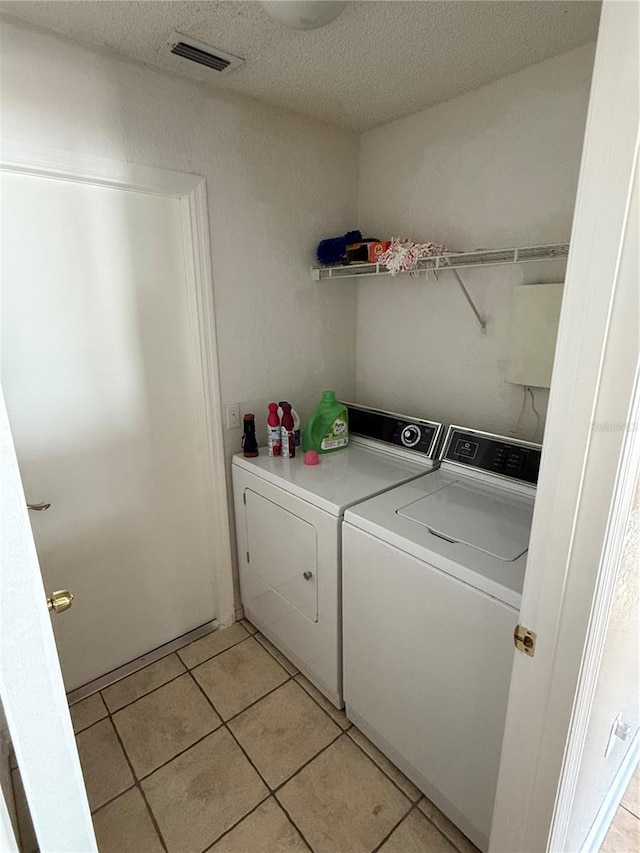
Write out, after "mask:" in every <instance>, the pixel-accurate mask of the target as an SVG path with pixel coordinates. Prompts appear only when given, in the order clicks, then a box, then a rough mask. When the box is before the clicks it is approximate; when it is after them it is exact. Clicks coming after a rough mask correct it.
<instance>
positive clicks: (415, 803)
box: [345, 726, 424, 814]
mask: <svg viewBox="0 0 640 853" xmlns="http://www.w3.org/2000/svg"><path fill="white" fill-rule="evenodd" d="M352 728H354V727H353V726H352ZM355 728H358V727H357V726H355ZM350 731H351V729H348V730H347V731H346V732H345V734H346V735H347V737H348V738H349V740H350V741H351V743H352V744H353V745H354V746H357V747H358V749H359V750H360V752H361V753H362V754H363V755H365V756H366V757H367V758H368V759H369V761H371V762H372V764H374V765H375V766H376V767H377V768H378V770H379V771H380V772H381V773H382V774H383V775H384V776H385V777H386V778H387V779H388V780H389V781H390V782H391V784H392V785H395V787H396V788H397V789H398V790H399V791H400V793H401V794H402V795H403V797H406V798H407V800H408V801H409V802H410V803H411V805H412V806H417V805H418V803H419V802H420V800H421V799H422V797H423V796H424V795H423V793H422V791H420V788H418V786H417V785H414V788H416V789H417V790H418V791H420V797H419V798H418V799H417V800H416V801H415V802H414V801H413V800H412V799H411V797H410V796H409V795H408V794H407V792H406V791H403V790H402V788H401V787H400V785H398V783H397V782H396V780H395V779H392V778H391V776H389V774H388V773H387V771H386V770H385V769H384V768H382V767H380V765H379V764H378V762H377V761H376V760H375V758H372V757H371V756H370V755H368V754H367V752H366V750H364V749H363V748H362V747H361V746H360V744H359V743H358V742H357V741H355V740H354V739H353V738H352V737H351V735H350V734H349V732H350ZM358 731H360V729H358ZM360 734H362V735H364V737H367V736H366V735H365V734H364V732H360ZM367 740H368V738H367ZM370 743H371V745H372V746H374V747H375V746H376V745H375V743H373V741H370ZM376 749H377V747H376ZM380 752H381V754H382V755H384V752H382V750H380ZM385 758H386V756H385ZM387 760H388V761H391V759H390V758H389V759H387ZM391 763H392V764H393V761H391ZM393 766H394V767H395V768H396V770H397V771H398V773H402V770H400V768H399V767H396V765H395V764H393ZM402 775H403V776H404V773H402ZM404 778H405V779H406V780H407V782H409V784H411V785H413V782H412V781H411V779H409V777H408V776H405V777H404ZM407 814H408V812H407Z"/></svg>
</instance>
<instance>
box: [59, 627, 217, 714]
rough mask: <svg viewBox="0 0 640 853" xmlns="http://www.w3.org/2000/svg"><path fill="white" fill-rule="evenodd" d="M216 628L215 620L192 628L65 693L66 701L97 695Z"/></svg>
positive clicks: (73, 701)
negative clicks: (99, 691)
mask: <svg viewBox="0 0 640 853" xmlns="http://www.w3.org/2000/svg"><path fill="white" fill-rule="evenodd" d="M217 628H218V620H217V619H214V620H213V621H212V622H206V623H205V624H204V625H200V627H199V628H194V629H193V631H189V632H188V633H186V634H183V635H182V636H181V637H177V638H176V639H175V640H171V642H169V643H165V644H164V646H159V647H158V648H157V649H153V651H150V652H147V653H146V654H145V655H141V656H140V657H139V658H136V659H135V660H132V661H129V663H125V664H124V665H123V666H119V667H118V668H117V669H113V670H111V672H107V673H106V675H101V676H100V678H95V679H94V680H93V681H90V682H89V683H88V684H83V685H82V687H78V688H76V690H72V691H71V692H70V693H67V700H68V702H69V704H70V705H73V704H74V703H75V702H79V701H80V700H81V699H86V698H87V696H91V695H92V694H93V693H97V692H98V690H104V688H105V687H108V686H109V685H110V684H114V683H115V682H116V681H121V680H122V679H123V678H126V677H127V676H128V675H132V674H133V673H134V672H138V670H139V669H144V667H145V666H149V664H150V663H155V662H156V661H157V660H160V658H164V657H166V656H167V655H170V654H171V653H172V652H175V651H177V650H178V649H182V648H184V646H188V645H189V643H193V642H194V641H195V640H199V639H200V638H201V637H205V636H206V635H207V634H210V633H211V632H212V631H215V630H216V629H217Z"/></svg>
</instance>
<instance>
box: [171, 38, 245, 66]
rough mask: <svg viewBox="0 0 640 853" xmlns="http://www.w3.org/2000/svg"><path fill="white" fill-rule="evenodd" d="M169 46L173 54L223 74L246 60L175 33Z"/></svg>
mask: <svg viewBox="0 0 640 853" xmlns="http://www.w3.org/2000/svg"><path fill="white" fill-rule="evenodd" d="M168 45H169V49H170V50H171V53H174V54H175V55H176V56H181V57H182V58H183V59H188V60H190V61H191V62H197V63H198V64H199V65H206V66H207V68H213V70H214V71H218V72H219V73H221V74H228V73H229V71H233V69H234V68H238V67H239V66H240V65H243V64H244V59H241V58H240V57H239V56H234V55H233V54H232V53H225V51H224V50H218V48H217V47H211V45H210V44H205V43H204V42H202V41H198V40H197V39H194V38H191V36H183V35H182V33H174V34H173V35H172V36H171V38H170V39H169V41H168Z"/></svg>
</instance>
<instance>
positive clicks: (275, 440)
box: [267, 403, 282, 456]
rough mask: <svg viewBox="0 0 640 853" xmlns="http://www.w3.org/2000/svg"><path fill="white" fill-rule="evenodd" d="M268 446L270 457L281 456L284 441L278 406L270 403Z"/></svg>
mask: <svg viewBox="0 0 640 853" xmlns="http://www.w3.org/2000/svg"><path fill="white" fill-rule="evenodd" d="M267 446H268V448H269V456H280V453H281V450H282V439H281V436H280V418H279V417H278V404H277V403H269V416H268V418H267Z"/></svg>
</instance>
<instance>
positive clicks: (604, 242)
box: [490, 0, 640, 853]
mask: <svg viewBox="0 0 640 853" xmlns="http://www.w3.org/2000/svg"><path fill="white" fill-rule="evenodd" d="M638 8H639V7H638V4H637V3H626V2H616V0H604V3H603V7H602V13H601V20H600V30H599V35H598V45H597V50H596V59H595V65H594V72H593V82H592V89H591V96H590V101H589V112H588V116H587V124H586V133H585V142H584V148H583V155H582V164H581V171H580V180H579V185H578V194H577V200H576V210H575V217H574V223H573V230H572V235H571V249H570V253H569V259H568V265H567V274H566V284H565V294H564V301H563V307H562V315H561V319H560V329H559V333H558V343H557V349H556V359H555V364H554V377H553V383H552V387H551V395H550V401H549V413H548V418H547V425H546V431H545V442H544V450H543V458H542V465H541V471H540V479H539V483H538V495H537V501H536V509H535V513H534V519H533V526H532V535H531V542H530V550H529V561H528V566H527V575H526V579H525V587H524V591H523V599H522V610H521V615H520V619H521V622H522V624H523V625H524V626H526V627H527V628H529V629H531V630H533V631H535V632H536V633H537V635H538V638H537V646H536V651H535V656H534V657H527V656H525V655H522V654H516V655H515V659H514V668H513V677H512V683H511V692H510V698H509V707H508V712H507V722H506V729H505V738H504V742H503V752H502V760H501V765H500V775H499V780H498V790H497V797H496V808H495V812H494V821H493V827H492V833H491V845H490V850H491V853H499V852H500V853H513V851H516V850H517V851H520V853H530V851H531V853H542V851H547V850H554V851H561V850H564V849H565V844H566V838H567V830H568V823H569V818H570V815H571V810H572V806H573V799H574V794H575V789H576V783H577V779H578V773H579V770H580V764H581V760H582V754H583V750H584V744H585V738H586V733H587V726H588V723H589V717H590V713H591V705H592V700H593V695H594V690H595V686H596V682H597V678H598V674H599V668H600V661H601V657H602V651H603V647H604V642H605V638H606V629H607V624H608V618H609V613H610V607H611V599H612V594H613V590H614V587H615V581H616V577H617V569H618V563H619V555H620V549H621V546H622V540H623V537H624V532H625V526H626V520H627V518H628V514H629V511H630V508H631V503H632V500H633V487H632V484H633V482H634V479H635V476H636V475H637V471H638V467H639V460H640V434H638V432H637V431H634V429H633V428H631V429H630V428H629V422H630V421H631V420H632V419H633V418H634V417H637V412H638V405H639V404H638V367H639V365H638V341H637V336H638V316H637V303H636V308H635V310H634V301H633V299H632V298H631V297H630V296H629V294H630V293H631V292H632V291H631V287H632V286H633V282H634V281H636V282H637V271H634V270H633V269H631V270H630V269H629V268H628V265H629V260H630V257H629V253H628V245H627V264H626V266H625V254H624V250H625V237H627V238H629V235H628V234H627V231H628V217H629V209H630V201H631V194H632V190H633V185H634V179H636V178H637V173H636V169H637V158H638V110H637V103H634V97H633V96H634V93H635V94H636V97H637V90H638V80H637V65H638V40H637V39H638V35H637V20H636V17H635V16H637V15H638ZM631 239H633V235H631ZM631 260H632V257H631ZM630 276H631V286H630V285H629V282H630V278H629V277H630ZM625 333H626V334H625ZM634 411H635V412H636V414H635V415H634ZM594 817H595V816H594Z"/></svg>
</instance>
